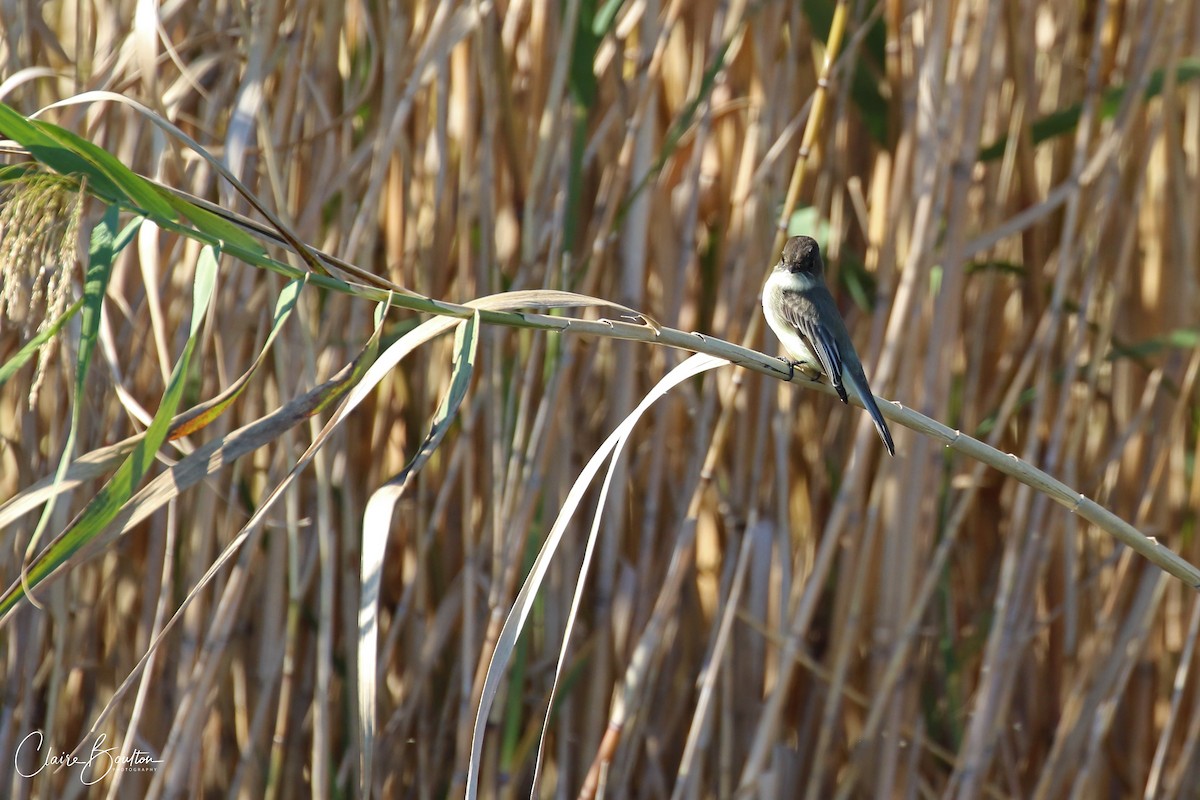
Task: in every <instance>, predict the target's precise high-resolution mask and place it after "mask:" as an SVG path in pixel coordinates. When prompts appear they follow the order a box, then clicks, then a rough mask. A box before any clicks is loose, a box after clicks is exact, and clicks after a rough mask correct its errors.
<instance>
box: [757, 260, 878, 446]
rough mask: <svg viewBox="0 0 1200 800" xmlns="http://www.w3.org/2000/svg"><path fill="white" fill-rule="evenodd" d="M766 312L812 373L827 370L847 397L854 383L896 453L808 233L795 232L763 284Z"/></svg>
mask: <svg viewBox="0 0 1200 800" xmlns="http://www.w3.org/2000/svg"><path fill="white" fill-rule="evenodd" d="M762 304H763V313H764V314H765V315H766V317H767V324H768V325H770V326H771V330H773V331H774V332H775V335H776V336H778V337H779V341H780V342H782V343H783V347H784V349H785V350H787V352H788V355H790V356H791V358H792V360H791V361H790V362H789V363H791V364H792V365H794V366H796V367H799V368H800V369H801V370H802V371H804V372H806V373H808V374H809V375H824V376H826V377H827V378H828V379H829V383H830V385H831V386H833V389H834V391H836V392H837V394H838V397H840V398H841V400H842V402H843V403H845V402H848V401H847V395H846V387H849V388H850V389H851V390H852V391H853V392H854V394H855V395H857V396H858V399H859V400H861V401H862V404H863V407H864V408H866V411H867V413H868V414H869V415H870V416H871V421H872V422H874V423H875V430H877V431H878V432H879V438H880V439H882V440H883V444H884V446H885V447H886V448H887V451H888V454H889V455H895V454H896V446H895V445H894V444H893V443H892V433H891V431H890V430H888V426H887V423H886V422H885V421H884V419H883V414H882V413H881V412H880V411H879V406H878V405H877V404H876V403H875V396H874V395H873V394H871V387H870V385H869V384H868V383H867V376H866V374H865V373H864V372H863V368H862V363H861V362H860V361H859V360H858V353H856V352H855V350H854V343H853V342H852V341H851V340H850V333H849V331H847V330H846V323H845V322H843V321H842V315H841V314H840V313H839V312H838V309H837V304H836V303H834V301H833V295H831V294H830V293H829V289H828V288H827V287H826V286H825V264H824V262H823V261H822V260H821V248H820V247H818V246H817V243H816V241H814V240H813V239H812V238H810V237H808V236H793V237H792V238H790V239H788V240H787V244H785V245H784V247H783V257H782V258H781V259H780V261H779V264H777V265H776V267H775V269H774V271H772V272H771V277H770V278H768V279H767V284H766V286H764V287H763V295H762Z"/></svg>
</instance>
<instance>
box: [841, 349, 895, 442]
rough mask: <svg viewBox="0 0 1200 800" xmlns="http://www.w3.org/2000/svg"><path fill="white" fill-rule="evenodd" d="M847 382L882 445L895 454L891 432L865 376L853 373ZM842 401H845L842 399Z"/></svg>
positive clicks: (848, 376)
mask: <svg viewBox="0 0 1200 800" xmlns="http://www.w3.org/2000/svg"><path fill="white" fill-rule="evenodd" d="M847 372H849V370H847ZM845 377H847V378H851V376H850V375H846V376H845ZM847 382H848V383H852V386H853V388H854V393H855V394H856V395H858V398H859V399H860V400H862V404H863V408H865V409H866V411H867V414H869V415H870V416H871V421H872V422H874V423H875V430H877V431H878V432H879V438H880V439H882V440H883V446H884V447H886V448H887V451H888V455H889V456H894V455H896V445H895V443H894V442H892V432H891V431H890V430H888V426H887V422H886V421H884V419H883V412H882V411H880V410H879V405H878V404H876V402H875V395H873V394H871V387H870V386H868V385H867V376H866V375H855V376H853V378H851V380H850V381H847ZM843 402H845V401H844V400H843Z"/></svg>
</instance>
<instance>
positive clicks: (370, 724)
mask: <svg viewBox="0 0 1200 800" xmlns="http://www.w3.org/2000/svg"><path fill="white" fill-rule="evenodd" d="M478 344H479V313H478V312H476V313H475V315H474V316H472V317H471V318H470V319H468V320H465V321H463V322H460V323H459V325H458V330H457V332H456V333H455V335H454V371H453V374H452V376H451V378H450V386H449V388H448V389H447V390H446V394H445V395H444V396H443V397H442V401H441V403H439V404H438V407H437V410H436V411H435V412H434V414H433V420H432V423H431V424H430V426H429V433H428V434H427V435H426V436H425V440H424V441H423V442H422V443H421V447H420V448H419V449H418V450H417V453H416V455H414V456H413V457H412V460H411V461H409V462H408V464H407V465H406V466H405V467H404V469H403V470H402V471H401V472H400V473H399V474H398V475H396V476H395V477H393V478H392V479H391V480H389V481H388V482H387V483H385V484H384V485H383V486H381V487H379V489H377V490H375V492H374V493H373V494H372V495H371V498H370V500H368V501H367V509H366V512H365V513H364V514H363V538H362V561H361V566H360V568H359V575H360V586H361V591H360V594H359V600H358V715H359V730H360V739H361V741H360V742H359V761H360V767H361V774H360V775H359V795H360V797H362V798H364V800H367V799H368V798H370V796H371V771H372V761H373V758H374V752H375V674H376V671H377V667H376V664H375V658H376V655H375V654H376V647H377V644H378V641H379V615H378V605H379V587H380V583H381V581H382V572H383V559H384V555H385V554H386V552H387V540H388V532H389V530H390V528H391V522H392V512H393V510H394V509H395V507H396V503H397V502H399V500H400V498H401V497H403V496H404V494H405V492H406V491H407V490H408V488H409V486H411V485H412V480H413V478H414V477H416V475H417V473H418V472H420V470H421V467H423V466H424V465H425V462H426V461H428V460H429V457H430V456H431V455H433V452H434V451H435V450H437V448H438V446H439V445H440V444H441V442H442V439H443V438H444V437H445V436H446V431H447V430H449V428H450V424H451V423H452V422H454V419H455V418H456V417H457V416H458V409H459V407H460V406H461V405H462V401H463V398H464V397H466V395H467V387H468V386H470V385H471V376H472V374H473V372H474V369H475V351H476V348H477V346H478Z"/></svg>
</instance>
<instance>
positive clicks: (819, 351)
mask: <svg viewBox="0 0 1200 800" xmlns="http://www.w3.org/2000/svg"><path fill="white" fill-rule="evenodd" d="M780 299H781V301H782V302H781V305H782V311H783V318H784V319H786V320H787V321H788V323H789V324H791V326H792V327H793V328H795V329H796V332H797V333H799V334H800V336H801V338H803V339H804V343H805V344H807V345H808V349H809V350H811V351H812V352H813V353H814V354H816V356H817V359H818V360H820V362H821V370H822V371H823V372H824V373H825V374H826V375H827V376H828V377H829V383H830V385H831V386H833V388H834V390H835V391H837V393H838V397H840V398H841V400H842V402H843V403H845V402H846V387H845V386H843V385H842V353H841V350H840V349H838V343H837V339H836V338H835V337H834V335H833V331H831V330H829V328H827V327H826V326H824V325H822V324H821V323H820V321H819V320H820V314H819V313H817V312H818V310H817V307H816V303H814V302H813V301H812V299H811V298H810V297H809V296H808V293H807V292H786V291H785V292H782V297H781V298H780ZM830 302H833V301H832V298H831V299H830Z"/></svg>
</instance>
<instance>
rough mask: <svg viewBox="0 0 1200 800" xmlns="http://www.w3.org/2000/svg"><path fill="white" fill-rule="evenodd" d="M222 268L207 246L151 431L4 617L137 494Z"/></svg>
mask: <svg viewBox="0 0 1200 800" xmlns="http://www.w3.org/2000/svg"><path fill="white" fill-rule="evenodd" d="M216 271H217V254H216V251H215V250H213V249H212V248H205V249H203V250H201V251H200V258H199V260H198V262H197V265H196V281H195V291H194V292H193V299H192V322H191V330H190V331H189V333H188V338H187V342H186V343H185V344H184V348H183V354H182V355H181V356H180V358H179V361H178V362H176V364H175V368H174V369H173V370H172V371H171V377H170V379H169V380H168V381H167V387H166V391H165V392H164V393H163V397H162V401H161V402H160V403H159V406H158V411H157V412H156V413H155V415H154V419H153V421H152V422H151V423H150V426H149V428H148V429H147V430H146V434H145V436H144V437H143V438H142V440H141V441H140V442H139V443H138V444H137V446H136V447H134V448H133V452H132V453H130V455H129V457H128V458H126V459H125V461H124V463H122V464H121V466H120V467H119V468H118V469H117V472H116V474H114V475H113V477H112V479H111V480H109V482H108V483H107V484H105V486H104V488H102V489H101V490H100V492H99V493H98V494H97V495H96V497H95V498H93V499H92V501H91V502H90V503H89V504H88V506H87V508H85V509H84V510H83V512H82V513H81V514H80V515H79V516H78V517H77V518H76V519H75V521H74V522H73V523H72V524H71V525H70V526H68V528H67V530H65V531H64V532H63V534H62V535H61V536H59V537H58V538H57V539H56V540H55V541H54V543H53V544H51V545H50V546H49V547H48V548H47V549H46V550H45V551H44V552H43V553H42V554H40V555H39V556H38V557H37V558H36V559H34V561H33V563H31V564H30V565H29V567H28V569H27V570H26V571H25V573H24V575H23V576H22V581H21V582H20V583H18V584H16V585H14V586H12V587H11V588H9V589H8V590H7V591H6V592H5V593H4V595H3V596H0V621H2V620H4V619H5V618H6V617H7V616H8V615H9V614H10V613H11V612H12V610H13V609H14V608H15V607H16V605H17V603H18V602H19V601H20V600H21V599H22V598H23V597H25V592H26V591H27V588H28V589H32V588H34V587H36V586H37V585H38V584H39V583H41V582H42V581H43V580H45V578H46V576H48V575H49V574H50V573H51V572H53V571H54V570H55V569H57V568H58V567H60V566H61V565H62V564H64V563H65V562H66V561H67V559H69V558H70V557H71V555H72V554H73V553H75V552H76V551H77V550H79V548H81V547H83V546H84V545H85V544H87V542H88V541H90V540H91V539H93V538H94V537H96V536H98V535H99V534H100V532H101V531H103V529H104V527H105V526H106V525H107V524H108V523H109V521H110V520H112V518H113V517H114V516H116V514H117V512H118V511H119V510H120V508H121V506H122V505H123V504H124V503H125V501H127V500H128V499H129V498H130V497H131V496H132V495H133V492H134V490H135V489H136V488H137V486H138V485H139V484H140V483H141V481H142V478H143V477H145V475H146V472H147V471H148V470H149V468H150V462H151V461H152V460H153V458H154V453H155V452H156V451H157V450H158V448H159V446H160V445H161V444H162V443H163V442H164V441H165V440H166V438H167V431H168V428H169V426H170V423H171V418H172V416H174V414H175V408H176V407H177V406H178V405H179V400H180V398H182V396H183V391H184V387H185V386H186V384H187V374H188V365H189V363H190V362H191V357H192V352H193V351H194V350H195V348H196V343H197V341H198V340H199V331H200V326H201V323H202V321H203V319H204V316H205V314H206V313H207V311H208V304H209V301H210V300H211V298H212V289H213V284H214V282H215V280H216Z"/></svg>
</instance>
